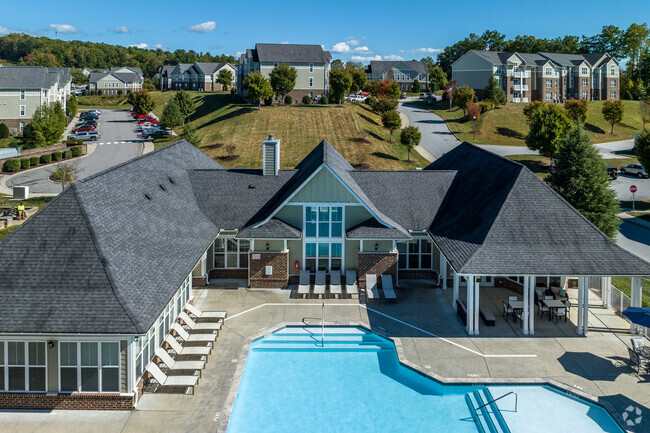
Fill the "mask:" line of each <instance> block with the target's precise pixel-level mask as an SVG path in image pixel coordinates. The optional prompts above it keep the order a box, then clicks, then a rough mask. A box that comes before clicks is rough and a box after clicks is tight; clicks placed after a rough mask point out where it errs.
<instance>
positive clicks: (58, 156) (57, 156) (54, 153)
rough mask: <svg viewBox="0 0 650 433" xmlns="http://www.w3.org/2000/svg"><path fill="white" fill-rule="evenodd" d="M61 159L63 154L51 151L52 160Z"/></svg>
mask: <svg viewBox="0 0 650 433" xmlns="http://www.w3.org/2000/svg"><path fill="white" fill-rule="evenodd" d="M62 159H63V154H62V153H61V152H53V153H52V161H61V160H62Z"/></svg>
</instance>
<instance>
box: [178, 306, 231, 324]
mask: <svg viewBox="0 0 650 433" xmlns="http://www.w3.org/2000/svg"><path fill="white" fill-rule="evenodd" d="M185 310H186V311H187V312H188V314H190V315H192V316H194V317H196V318H197V319H217V321H222V322H223V321H224V320H225V318H226V315H227V314H228V313H226V312H225V311H201V310H199V309H198V308H196V307H195V306H194V305H192V304H190V303H188V304H187V305H186V306H185Z"/></svg>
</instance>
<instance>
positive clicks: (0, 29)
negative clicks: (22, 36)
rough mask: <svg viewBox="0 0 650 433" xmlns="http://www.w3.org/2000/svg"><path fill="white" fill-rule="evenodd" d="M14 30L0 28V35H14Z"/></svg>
mask: <svg viewBox="0 0 650 433" xmlns="http://www.w3.org/2000/svg"><path fill="white" fill-rule="evenodd" d="M14 32H15V30H11V29H8V28H6V27H2V26H0V35H8V34H9V33H14Z"/></svg>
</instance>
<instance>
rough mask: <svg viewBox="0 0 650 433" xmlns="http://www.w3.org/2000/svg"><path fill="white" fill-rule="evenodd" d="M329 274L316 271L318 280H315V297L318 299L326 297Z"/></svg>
mask: <svg viewBox="0 0 650 433" xmlns="http://www.w3.org/2000/svg"><path fill="white" fill-rule="evenodd" d="M326 277H327V274H326V273H325V271H316V279H315V280H314V295H315V296H316V297H319V296H320V297H321V298H324V297H325V286H326V284H325V280H326Z"/></svg>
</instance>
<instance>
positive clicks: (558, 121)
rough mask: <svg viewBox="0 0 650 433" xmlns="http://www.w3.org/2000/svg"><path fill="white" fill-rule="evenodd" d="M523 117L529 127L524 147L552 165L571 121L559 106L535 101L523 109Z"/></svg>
mask: <svg viewBox="0 0 650 433" xmlns="http://www.w3.org/2000/svg"><path fill="white" fill-rule="evenodd" d="M524 115H525V116H526V120H527V122H528V126H529V127H530V131H529V132H528V135H527V136H526V146H528V148H529V149H531V150H537V151H539V153H540V154H541V155H543V156H546V157H549V158H551V165H552V164H553V159H554V158H555V155H556V154H557V152H558V150H559V148H560V146H561V145H562V143H564V140H565V138H566V134H567V132H568V131H569V128H570V127H571V121H570V120H569V118H568V117H567V115H566V112H565V111H564V108H563V107H562V106H561V105H557V104H545V103H543V102H539V101H537V102H536V103H535V102H534V103H532V104H529V105H528V106H527V107H526V108H525V109H524Z"/></svg>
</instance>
